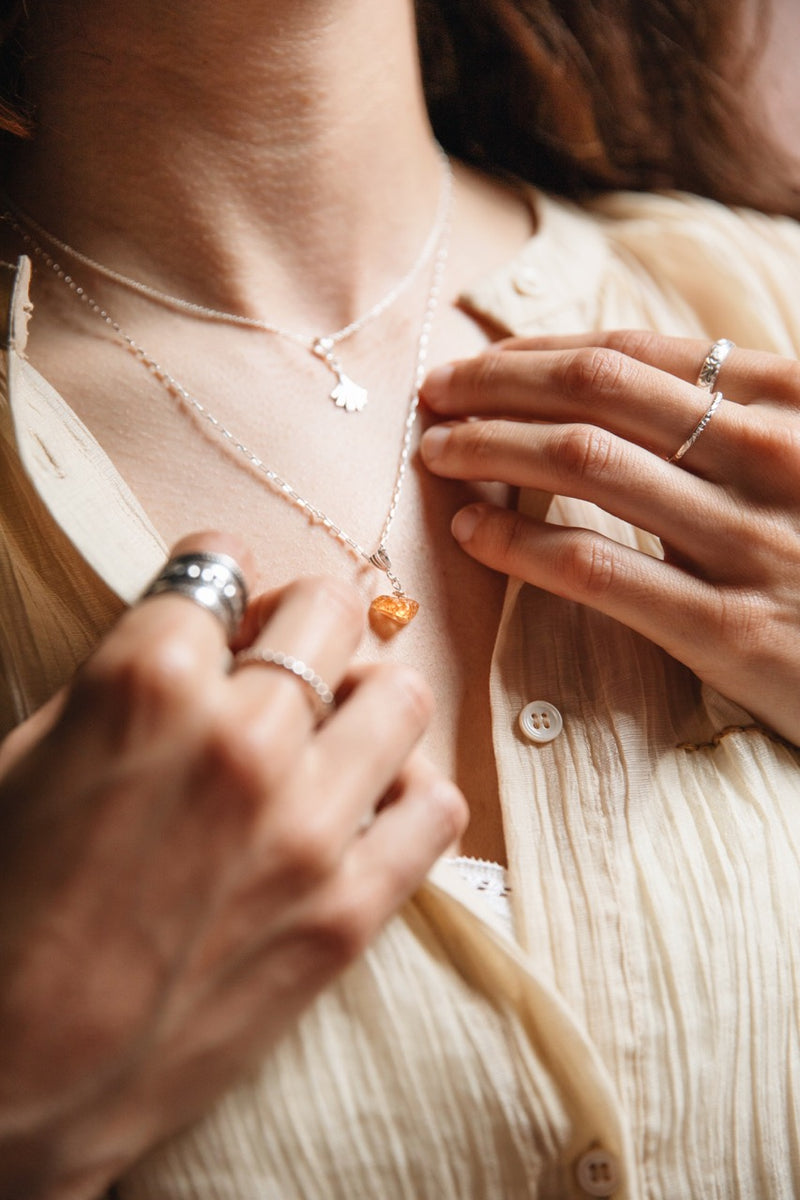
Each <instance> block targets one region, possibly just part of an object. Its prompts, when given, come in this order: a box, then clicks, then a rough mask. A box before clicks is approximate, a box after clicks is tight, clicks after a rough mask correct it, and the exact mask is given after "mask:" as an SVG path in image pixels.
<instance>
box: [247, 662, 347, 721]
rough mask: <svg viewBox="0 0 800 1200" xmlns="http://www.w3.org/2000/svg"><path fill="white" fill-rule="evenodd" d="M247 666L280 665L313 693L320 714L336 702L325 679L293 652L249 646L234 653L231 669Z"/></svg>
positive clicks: (325, 712) (324, 712)
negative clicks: (285, 652) (287, 652)
mask: <svg viewBox="0 0 800 1200" xmlns="http://www.w3.org/2000/svg"><path fill="white" fill-rule="evenodd" d="M248 666H261V667H282V668H283V669H284V670H285V671H289V672H290V673H291V674H292V675H294V676H295V678H297V679H299V680H300V681H301V682H302V683H304V684H306V686H307V687H308V688H310V689H311V691H312V692H313V693H314V697H315V700H316V705H317V707H318V709H319V714H320V716H325V715H327V714H328V713H329V712H330V710H331V709H332V708H333V707H334V705H335V703H336V701H335V698H334V695H333V692H332V691H331V689H330V688H329V687H328V685H327V683H326V682H325V680H324V679H322V678H320V676H319V675H318V674H317V673H316V671H314V670H313V669H312V668H311V667H308V666H306V664H305V663H304V662H303V661H302V659H300V658H295V657H294V655H293V654H284V653H283V651H282V650H266V649H256V648H255V647H253V646H251V647H248V649H247V650H240V651H239V653H238V654H235V655H234V658H233V665H232V667H231V671H238V670H239V669H240V668H242V667H248Z"/></svg>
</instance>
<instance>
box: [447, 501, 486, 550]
mask: <svg viewBox="0 0 800 1200" xmlns="http://www.w3.org/2000/svg"><path fill="white" fill-rule="evenodd" d="M480 515H481V510H480V509H479V508H478V507H476V506H475V505H472V507H471V508H462V509H461V510H460V512H457V513H456V515H455V516H454V517H453V521H452V524H451V525H450V531H451V533H452V535H453V537H454V538H455V539H456V541H457V542H468V541H469V539H470V538H471V537H472V535H473V533H474V532H475V526H476V525H477V524H478V519H479V517H480Z"/></svg>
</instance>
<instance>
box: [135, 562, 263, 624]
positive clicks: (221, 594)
mask: <svg viewBox="0 0 800 1200" xmlns="http://www.w3.org/2000/svg"><path fill="white" fill-rule="evenodd" d="M164 592H174V593H175V594H176V595H179V596H185V597H186V599H187V600H191V601H192V602H193V603H194V604H199V605H200V607H201V608H205V609H207V610H208V611H209V612H210V613H213V615H214V616H215V617H216V618H217V620H218V621H220V622H221V624H222V627H223V628H224V630H225V634H226V637H227V638H228V639H229V640H230V638H232V637H233V635H234V633H235V632H236V630H237V629H238V628H239V624H240V622H241V620H242V617H243V615H244V610H245V608H246V607H247V585H246V583H245V581H244V576H243V575H242V571H241V568H240V566H239V564H238V563H237V562H236V560H235V559H233V558H231V557H230V556H229V555H228V554H212V553H211V552H210V551H208V550H196V551H194V553H192V554H177V555H176V556H175V557H174V558H171V559H170V560H169V562H167V563H165V564H164V566H163V567H162V568H161V570H160V571H159V573H158V574H157V575H156V577H155V579H154V580H153V582H152V583H151V584H150V586H149V587H148V588H147V589H146V591H145V592H144V593H143V595H142V599H143V600H144V599H145V598H146V597H147V596H160V595H162V594H163V593H164Z"/></svg>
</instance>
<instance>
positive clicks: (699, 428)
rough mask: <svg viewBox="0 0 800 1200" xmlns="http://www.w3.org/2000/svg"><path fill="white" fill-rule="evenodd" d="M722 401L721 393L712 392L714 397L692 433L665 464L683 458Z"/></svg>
mask: <svg viewBox="0 0 800 1200" xmlns="http://www.w3.org/2000/svg"><path fill="white" fill-rule="evenodd" d="M724 399H725V397H724V396H723V394H722V392H714V395H713V396H712V397H711V403H710V404H709V406H708V408H707V409H706V411H705V412H704V413H703V415H702V417H701V418H700V420H699V421H698V422H697V424H696V425H695V427H694V429H693V430H692V432H691V433H690V434H689V436H688V438H687V439H686V441H685V442H684V443H683V445H682V446H679V447H678V449H677V450H676V451H675V453H674V454H673V455H671V457H670V458H668V459H667V462H671V463H675V462H678V461H679V460H680V459H681V458H683V456H684V454H685V453H686V451H687V450H691V448H692V446H693V445H694V444H695V442H696V441H697V439H698V438H699V437H700V434H701V433H702V432H703V430H704V429H705V427H706V426H707V425H708V422H709V421H710V420H711V418H712V417H713V415H714V413H715V412H716V411H717V409H718V408H719V406H720V404H721V403H722V401H723V400H724Z"/></svg>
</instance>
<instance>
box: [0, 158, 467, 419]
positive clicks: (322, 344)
mask: <svg viewBox="0 0 800 1200" xmlns="http://www.w3.org/2000/svg"><path fill="white" fill-rule="evenodd" d="M439 156H440V162H441V173H442V181H441V187H440V190H439V201H438V204H437V206H436V214H435V216H434V220H433V224H432V226H431V228H430V231H429V233H428V235H427V237H426V239H425V242H424V244H423V246H422V249H421V250H420V252H419V254H418V255H417V257H416V259H415V260H414V263H413V265H412V266H411V269H410V270H409V271H408V272H407V273H406V274H405V275H404V276H403V277H402V279H399V280H398V281H397V282H396V283H395V284H394V285H393V286H392V287H391V288H390V290H389V291H388V292H387V293H386V294H385V295H384V296H382V297H381V299H380V300H378V301H377V303H375V304H373V305H372V307H371V308H370V309H368V310H367V311H366V312H365V313H362V314H361V316H359V317H357V318H356V319H355V320H354V321H351V322H350V323H349V324H348V325H344V326H343V327H342V328H341V329H337V330H335V332H333V333H327V334H309V333H300V332H297V331H296V330H293V329H286V328H284V326H282V325H278V324H276V323H274V322H272V321H265V320H262V319H261V318H259V317H246V316H244V315H242V314H241V313H233V312H225V311H224V310H223V309H217V308H208V307H206V306H205V305H203V304H196V303H194V302H193V301H191V300H185V299H183V298H182V297H180V296H172V295H170V294H169V293H168V292H162V291H160V290H159V289H158V288H156V287H153V286H152V285H151V284H148V283H142V282H141V281H140V280H138V279H131V278H130V276H128V275H123V274H122V272H120V271H115V270H114V269H113V268H112V267H107V266H106V265H105V264H104V263H101V262H98V261H97V260H96V259H94V258H90V257H89V255H88V254H84V253H83V252H82V251H81V250H76V248H75V247H74V246H70V244H69V243H68V242H64V241H62V240H61V239H60V238H58V237H56V236H55V234H53V233H50V231H49V230H48V229H45V228H44V227H43V226H41V225H39V224H38V222H37V221H35V220H34V219H33V217H30V216H29V215H28V214H27V213H26V212H24V211H23V210H22V209H21V208H19V207H18V206H17V205H16V204H14V203H13V201H11V200H10V199H9V198H8V197H3V199H4V202H5V204H6V205H7V206H8V208H9V209H10V210H11V213H12V215H13V216H14V217H16V218H17V219H18V220H19V221H20V222H21V223H22V224H23V225H24V226H25V228H26V229H28V230H31V231H32V232H33V233H34V234H36V236H37V237H39V238H41V240H42V241H43V242H45V243H47V245H49V246H52V247H54V248H55V249H56V250H58V251H60V252H61V254H65V255H67V256H68V257H69V258H71V259H73V260H74V261H75V262H77V263H80V264H81V265H82V266H84V267H88V268H89V269H90V270H91V271H93V272H94V273H95V274H96V275H99V276H101V277H102V278H104V279H108V280H109V281H110V282H112V283H115V284H117V285H119V286H120V287H124V288H126V289H127V290H128V291H131V292H135V293H136V294H137V295H140V296H143V297H145V299H147V300H152V301H155V303H157V304H161V305H163V306H164V307H165V308H170V309H172V310H174V311H176V312H183V313H187V314H188V315H189V316H192V317H198V318H200V319H201V320H204V321H217V322H221V323H224V324H228V325H240V326H243V327H244V328H246V329H254V330H259V331H260V332H261V333H269V334H274V335H275V336H277V337H281V338H284V339H285V340H286V341H289V342H293V343H294V344H295V345H296V346H302V348H303V349H304V350H306V351H307V352H308V353H310V354H313V355H314V357H315V358H318V359H320V360H321V361H322V362H323V363H324V364H325V366H326V367H327V368H328V370H329V371H331V372H332V373H333V374H334V375H335V376H336V383H335V384H334V386H333V388H332V389H331V391H330V392H329V393H328V394H329V396H330V399H331V400H333V402H334V403H335V404H336V406H337V408H341V409H343V410H344V411H345V412H361V411H362V410H363V409H364V408H365V407H366V404H367V400H368V393H367V389H366V388H364V387H362V386H361V385H360V384H358V383H356V382H355V381H354V380H353V379H351V378H350V376H349V375H347V374H346V373H345V371H344V370H343V368H342V365H341V362H340V361H339V359H338V357H337V356H336V354H335V353H334V351H335V349H336V346H337V345H338V344H339V343H340V342H343V341H344V340H345V339H346V338H349V337H352V336H353V335H354V334H356V333H359V332H360V330H362V329H363V328H364V327H365V326H366V325H368V324H369V323H370V322H371V321H375V320H377V318H378V317H380V316H382V315H383V313H385V312H386V311H387V309H389V308H390V307H391V306H392V305H393V304H394V303H395V301H396V300H398V299H399V298H400V297H401V296H402V295H403V293H404V292H406V291H407V290H408V289H409V288H410V287H411V285H412V284H413V282H414V280H415V279H416V278H417V276H418V275H419V274H420V272H421V271H422V269H423V267H424V266H425V264H426V263H427V262H428V261H429V260H430V258H431V256H432V255H433V254H434V252H435V250H436V248H437V246H439V245H440V244H441V241H442V234H443V232H444V228H445V225H446V223H447V221H448V219H449V217H448V214H449V211H450V199H451V193H452V189H453V171H452V167H451V166H450V160H449V158H448V157H447V155H446V154H445V153H444V151H443V150H442V149H441V148H439Z"/></svg>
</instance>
